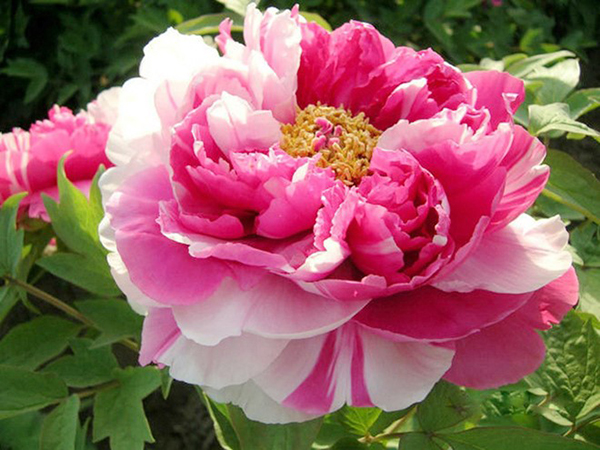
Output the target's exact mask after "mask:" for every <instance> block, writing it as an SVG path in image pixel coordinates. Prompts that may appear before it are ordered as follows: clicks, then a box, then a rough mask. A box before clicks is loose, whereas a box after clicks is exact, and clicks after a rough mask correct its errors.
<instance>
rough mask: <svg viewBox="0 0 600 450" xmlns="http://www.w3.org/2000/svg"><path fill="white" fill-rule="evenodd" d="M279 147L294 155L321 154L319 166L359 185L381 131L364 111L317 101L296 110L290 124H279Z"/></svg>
mask: <svg viewBox="0 0 600 450" xmlns="http://www.w3.org/2000/svg"><path fill="white" fill-rule="evenodd" d="M281 132H282V134H283V137H282V138H281V142H280V147H281V149H282V150H284V151H285V152H286V153H288V154H290V155H292V156H295V157H305V156H308V157H310V156H313V155H315V154H316V153H320V154H321V159H320V160H319V162H318V163H317V165H318V166H319V167H331V168H332V169H333V171H334V172H335V175H336V178H338V179H340V180H342V181H343V182H344V183H345V184H347V185H348V186H352V185H354V184H358V183H359V182H360V179H361V178H362V177H363V176H365V175H366V174H367V172H368V170H369V163H370V161H371V156H372V154H373V148H375V146H376V145H377V140H378V139H379V136H380V135H381V131H379V130H378V129H377V128H375V127H374V126H373V125H371V124H369V119H368V118H367V117H365V115H364V113H362V112H361V113H359V114H357V115H355V116H354V115H352V113H351V112H350V111H348V110H346V109H344V108H343V107H342V108H334V107H332V106H324V105H321V104H320V103H317V104H316V105H309V106H307V107H306V108H304V109H303V110H299V111H298V114H297V115H296V121H295V123H293V124H285V125H283V126H282V127H281Z"/></svg>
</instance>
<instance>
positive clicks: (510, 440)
mask: <svg viewBox="0 0 600 450" xmlns="http://www.w3.org/2000/svg"><path fill="white" fill-rule="evenodd" d="M438 437H439V438H440V439H443V440H444V441H446V442H448V443H449V444H450V445H451V446H452V448H453V450H507V449H527V450H598V447H597V446H595V445H592V444H588V443H586V442H582V441H576V440H574V439H568V438H564V437H562V436H557V435H555V434H549V433H544V432H542V431H537V430H532V429H530V428H516V427H515V428H513V427H496V428H472V429H470V430H467V431H462V432H460V433H453V434H440V435H438Z"/></svg>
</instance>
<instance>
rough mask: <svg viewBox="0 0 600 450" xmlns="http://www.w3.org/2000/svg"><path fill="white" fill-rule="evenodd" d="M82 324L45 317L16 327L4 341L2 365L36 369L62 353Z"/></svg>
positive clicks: (0, 356)
mask: <svg viewBox="0 0 600 450" xmlns="http://www.w3.org/2000/svg"><path fill="white" fill-rule="evenodd" d="M79 330H81V326H80V325H78V324H76V323H73V322H71V321H70V320H65V319H61V318H60V317H56V316H41V317H37V318H35V319H33V320H30V321H29V322H26V323H23V324H20V325H17V326H15V327H14V328H12V329H11V330H10V331H9V332H8V333H7V334H6V336H4V338H3V339H2V340H1V341H0V364H1V365H5V366H15V367H21V368H23V369H30V370H33V369H35V368H37V367H39V366H40V365H41V364H43V363H45V362H46V361H49V360H50V359H52V358H54V357H55V356H57V355H59V354H60V353H62V352H63V351H64V350H65V349H66V348H67V346H68V345H69V339H71V338H73V337H75V336H76V335H77V333H79Z"/></svg>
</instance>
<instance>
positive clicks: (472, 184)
mask: <svg viewBox="0 0 600 450" xmlns="http://www.w3.org/2000/svg"><path fill="white" fill-rule="evenodd" d="M230 26H231V24H230V22H227V21H226V22H224V23H223V24H222V25H221V27H220V35H219V36H218V38H217V39H216V41H217V43H218V45H219V48H220V51H221V55H220V54H219V53H218V52H217V50H215V49H214V48H211V47H209V46H207V45H206V44H205V43H204V42H203V41H202V39H201V38H198V37H194V36H183V35H180V34H179V33H178V32H176V31H175V30H172V29H171V30H168V31H167V32H165V33H164V34H162V35H161V36H159V37H157V38H156V39H154V40H152V41H151V42H150V43H149V44H148V45H147V47H146V48H145V50H144V52H145V56H144V59H143V61H142V63H141V67H140V77H139V78H135V79H132V80H129V81H128V82H127V83H125V85H124V86H123V91H122V96H121V103H120V109H119V117H118V120H117V123H116V124H115V127H114V128H113V130H112V132H111V134H110V137H109V142H108V147H107V152H108V156H109V158H110V159H111V161H112V162H113V163H114V164H115V166H116V167H114V168H112V169H110V170H108V171H107V172H106V173H105V174H104V175H103V176H102V178H101V181H100V184H101V188H102V191H103V199H104V202H105V210H106V217H105V219H104V220H103V223H102V224H101V229H100V231H101V235H102V241H103V243H104V245H105V246H106V248H107V249H108V250H109V251H110V252H111V253H110V255H109V262H110V264H111V267H112V272H113V275H114V277H115V279H116V281H117V283H118V284H119V286H120V287H121V288H122V290H123V291H124V292H125V294H126V295H127V297H128V299H129V302H130V303H131V305H132V307H133V308H134V309H135V310H136V311H138V312H140V313H141V314H144V315H145V320H144V327H143V334H142V349H141V354H140V363H141V364H149V363H151V362H155V363H157V364H162V365H166V366H169V367H170V373H171V375H172V376H173V377H174V378H175V379H178V380H183V381H185V382H188V383H193V384H196V385H200V386H202V388H203V389H204V390H205V392H206V393H207V394H208V395H209V396H211V397H212V398H213V399H215V400H216V401H220V402H232V403H234V404H236V405H239V406H241V407H242V408H243V409H244V411H245V412H246V414H247V415H248V417H250V418H251V419H255V420H260V421H263V422H290V421H302V420H307V419H310V418H313V417H316V416H320V415H323V414H326V413H329V412H332V411H335V410H336V409H338V408H340V407H341V406H343V405H344V404H349V405H353V406H377V407H380V408H382V409H384V410H398V409H401V408H405V407H407V406H409V405H411V404H412V403H414V402H418V401H421V400H422V399H423V398H424V397H425V396H426V395H427V393H428V392H429V391H430V389H431V388H432V386H433V385H434V384H435V383H436V382H437V381H438V380H439V379H441V378H445V379H447V380H449V381H451V382H453V383H457V384H460V385H463V386H470V387H474V388H489V387H492V386H498V385H502V384H506V383H511V382H515V381H517V380H519V379H520V378H522V377H523V376H524V375H526V374H528V373H530V372H532V371H533V370H535V369H536V368H537V366H538V365H539V364H540V363H541V361H542V359H543V357H544V345H543V341H542V340H541V338H540V337H539V335H538V334H537V333H536V330H539V329H545V328H549V327H550V326H551V324H553V323H556V322H558V321H559V320H560V319H561V317H562V316H563V315H564V314H565V313H566V312H567V311H568V310H569V309H570V308H571V307H572V305H573V304H574V303H575V302H576V298H577V281H576V278H575V275H574V271H573V269H572V268H571V257H570V256H569V253H568V252H567V251H566V250H565V246H566V243H567V238H568V235H567V232H566V231H565V227H564V225H563V224H562V223H561V221H560V220H559V218H558V217H554V218H551V219H545V220H535V219H534V218H532V217H530V216H528V215H527V214H526V210H527V209H528V208H529V207H530V206H531V205H532V203H533V202H534V200H535V198H536V197H537V196H538V194H539V193H540V191H541V190H542V188H543V186H544V184H545V183H546V181H547V178H548V168H547V167H546V166H543V165H541V162H542V160H543V159H544V155H545V149H544V147H543V145H542V144H541V143H540V142H539V141H538V140H537V139H535V138H534V137H532V136H530V135H529V134H528V133H527V132H526V131H525V130H524V129H523V128H521V127H519V126H517V125H515V124H514V122H513V118H512V117H513V113H514V112H515V110H516V109H517V107H518V106H519V104H520V103H521V101H522V100H523V97H524V90H523V83H522V82H521V81H519V80H518V79H516V78H514V77H512V76H510V75H508V74H505V73H498V72H472V73H468V74H463V73H461V72H460V71H459V70H457V69H456V68H454V67H452V66H451V65H449V64H447V63H446V62H444V60H443V59H442V58H441V57H440V56H439V55H437V54H436V53H435V52H433V51H431V50H424V51H420V52H417V51H414V50H412V49H410V48H407V47H396V46H394V44H392V43H391V42H390V41H389V40H388V39H386V38H385V37H383V36H381V35H380V34H379V33H378V32H377V30H376V29H375V28H373V27H372V26H371V25H368V24H364V23H359V22H350V23H347V24H345V25H343V26H342V27H340V28H338V29H336V30H335V31H333V32H331V33H330V32H328V31H326V30H325V29H323V28H321V27H320V26H319V25H317V24H315V23H307V22H306V21H305V20H304V19H303V18H302V17H301V16H300V15H299V13H298V10H297V9H293V10H292V11H281V12H279V11H277V10H275V9H271V8H270V9H267V10H266V12H264V13H261V12H259V11H258V10H257V9H256V8H255V7H254V6H252V5H251V6H250V7H249V9H248V14H247V16H246V19H245V27H244V40H245V44H241V43H238V42H235V41H234V40H232V39H231V36H230Z"/></svg>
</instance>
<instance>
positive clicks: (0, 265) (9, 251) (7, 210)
mask: <svg viewBox="0 0 600 450" xmlns="http://www.w3.org/2000/svg"><path fill="white" fill-rule="evenodd" d="M24 196H25V194H15V195H13V196H12V197H10V198H8V199H6V200H5V201H4V203H3V204H2V209H1V210H0V273H1V274H2V275H11V276H15V275H16V274H17V266H18V264H19V261H20V260H21V253H22V251H23V235H24V231H23V230H22V229H19V230H17V227H16V218H17V212H18V210H19V203H20V202H21V200H22V199H23V197H24Z"/></svg>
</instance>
